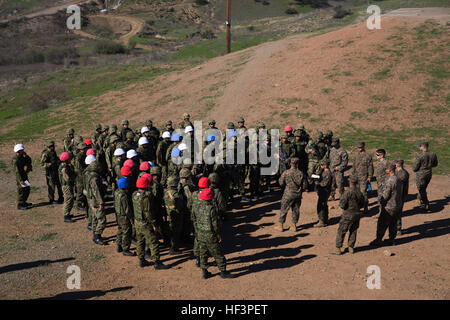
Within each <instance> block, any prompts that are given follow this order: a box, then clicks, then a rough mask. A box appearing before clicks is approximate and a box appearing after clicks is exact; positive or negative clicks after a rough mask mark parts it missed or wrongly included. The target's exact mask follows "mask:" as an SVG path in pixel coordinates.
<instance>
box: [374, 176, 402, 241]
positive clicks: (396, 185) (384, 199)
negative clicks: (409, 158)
mask: <svg viewBox="0 0 450 320" xmlns="http://www.w3.org/2000/svg"><path fill="white" fill-rule="evenodd" d="M380 203H381V213H380V216H379V218H378V222H377V238H376V239H377V240H378V241H381V240H382V239H383V236H384V234H385V232H386V229H387V228H389V240H394V239H395V236H396V235H397V220H398V214H399V211H400V208H401V205H402V184H401V181H400V179H399V178H398V177H397V176H396V175H393V176H389V177H388V178H387V179H386V183H385V185H384V187H383V193H382V194H381V197H380Z"/></svg>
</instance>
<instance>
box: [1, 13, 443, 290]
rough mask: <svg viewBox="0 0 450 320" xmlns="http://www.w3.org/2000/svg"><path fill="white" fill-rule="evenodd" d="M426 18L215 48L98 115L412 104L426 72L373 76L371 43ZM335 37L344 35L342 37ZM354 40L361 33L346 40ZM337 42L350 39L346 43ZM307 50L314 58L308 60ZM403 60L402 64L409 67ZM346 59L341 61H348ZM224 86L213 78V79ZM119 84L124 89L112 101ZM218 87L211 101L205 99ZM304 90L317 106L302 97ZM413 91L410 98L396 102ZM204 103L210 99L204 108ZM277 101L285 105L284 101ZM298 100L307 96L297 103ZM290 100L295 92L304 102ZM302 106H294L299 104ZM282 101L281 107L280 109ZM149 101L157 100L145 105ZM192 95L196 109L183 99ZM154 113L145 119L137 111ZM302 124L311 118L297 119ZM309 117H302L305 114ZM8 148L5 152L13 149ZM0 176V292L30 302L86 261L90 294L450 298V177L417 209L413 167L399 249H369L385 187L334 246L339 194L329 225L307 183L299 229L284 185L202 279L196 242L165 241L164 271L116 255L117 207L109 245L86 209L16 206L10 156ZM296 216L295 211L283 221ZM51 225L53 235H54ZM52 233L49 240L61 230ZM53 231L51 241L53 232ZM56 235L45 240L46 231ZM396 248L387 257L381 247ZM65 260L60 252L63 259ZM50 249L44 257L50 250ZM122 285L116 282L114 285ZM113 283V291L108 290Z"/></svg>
mask: <svg viewBox="0 0 450 320" xmlns="http://www.w3.org/2000/svg"><path fill="white" fill-rule="evenodd" d="M423 21H424V20H423V19H421V18H406V17H402V18H397V17H389V18H385V19H383V20H382V28H383V29H382V30H378V31H369V30H367V29H366V28H365V26H364V25H354V26H350V27H347V28H344V29H342V30H339V31H335V32H331V33H327V34H324V35H320V36H316V37H314V38H307V37H305V36H295V37H290V38H288V39H286V40H282V41H278V42H272V43H266V44H263V45H261V46H258V47H256V48H251V49H248V50H245V51H241V52H237V53H234V54H231V55H228V56H226V57H219V58H216V59H213V60H211V61H209V62H207V63H205V64H203V65H201V66H198V67H195V68H193V69H191V70H188V71H186V72H183V73H181V74H179V73H173V74H170V75H166V76H162V77H160V78H159V79H157V80H156V81H153V82H151V83H143V84H140V85H138V86H134V87H130V88H127V89H126V90H124V91H121V92H112V93H108V94H106V95H103V96H101V97H99V98H98V99H99V100H98V101H99V102H100V101H101V103H111V106H113V108H115V109H116V108H117V109H119V110H120V109H121V110H126V112H124V113H123V115H120V116H117V117H114V118H111V117H109V116H108V115H107V114H105V115H102V117H103V118H100V119H98V121H100V122H102V121H108V123H111V122H113V121H115V122H118V121H119V120H122V118H129V119H130V120H131V121H133V123H132V124H133V126H134V123H135V122H137V121H139V122H142V121H144V120H145V118H147V117H149V118H152V119H153V120H154V121H156V122H158V123H161V122H162V121H163V120H166V119H167V110H170V115H171V116H170V117H172V120H176V118H177V117H179V115H181V114H182V113H183V112H190V113H191V114H192V116H193V118H194V119H199V118H200V119H204V120H207V119H209V117H212V118H215V119H216V121H217V123H218V124H219V126H220V127H223V126H224V125H225V124H226V122H228V121H230V120H235V119H236V118H237V117H239V116H241V115H243V116H244V117H245V118H246V119H247V120H248V122H249V125H250V126H251V125H253V124H254V123H255V121H257V120H264V121H267V122H268V123H269V124H274V125H276V124H277V122H279V123H282V122H284V123H286V122H289V121H291V123H292V122H294V121H295V122H294V123H296V122H298V121H301V120H300V119H298V118H297V117H294V116H290V117H287V118H286V119H278V118H276V117H275V116H271V112H272V111H274V110H278V111H279V112H281V111H284V110H282V106H283V103H284V102H283V101H279V100H278V99H287V98H301V100H300V103H301V105H297V107H298V108H300V109H298V110H301V111H302V110H303V109H301V108H305V109H306V110H307V111H308V112H310V113H311V114H312V116H318V115H319V114H322V113H326V114H329V117H330V118H331V119H333V121H330V122H329V123H328V124H327V123H324V122H319V123H314V122H311V123H308V129H309V128H319V127H320V128H324V126H325V125H327V128H330V129H334V128H336V127H337V126H338V125H339V124H343V123H345V122H346V121H348V118H349V113H350V111H354V110H362V109H363V108H364V106H366V105H367V100H366V99H367V97H366V96H367V94H365V91H364V90H370V91H371V92H372V94H375V93H386V92H387V93H389V95H390V96H391V97H392V99H393V103H400V101H401V102H402V103H404V104H408V103H412V101H411V100H412V98H411V97H409V96H408V93H409V92H416V90H417V88H418V87H419V86H420V84H421V81H424V79H421V78H420V76H418V77H416V78H410V79H409V80H407V81H406V82H398V81H396V80H395V79H387V80H385V81H381V82H380V83H373V82H370V79H369V75H370V74H371V73H372V72H368V70H367V69H365V68H368V66H367V60H366V59H363V58H361V60H358V59H357V57H366V56H367V55H369V54H370V52H371V50H372V49H373V47H374V46H375V45H376V44H377V43H380V42H382V41H384V40H385V39H386V38H387V37H389V36H390V35H392V33H393V32H396V31H395V29H394V28H395V27H398V26H408V27H409V26H414V25H417V24H419V23H421V22H423ZM338 40H340V41H339V42H336V41H338ZM349 40H353V42H351V43H349V44H348V45H346V46H342V45H343V44H345V43H348V41H349ZM341 46H342V47H341ZM349 56H351V57H353V61H354V62H353V63H354V64H352V68H351V69H350V70H349V71H351V73H352V75H351V76H349V79H348V80H344V79H341V78H340V79H339V80H340V81H338V82H337V83H334V82H332V81H331V80H329V79H328V78H327V77H326V76H325V75H324V74H323V70H332V69H333V68H334V67H335V66H336V65H342V62H343V59H345V58H348V57H349ZM306 57H308V58H306ZM404 67H405V68H407V66H406V65H405V66H404ZM346 70H348V69H347V68H346V67H345V68H343V69H342V70H340V71H341V72H344V71H346ZM364 74H366V75H367V78H365V81H368V82H369V83H370V86H368V85H367V86H366V88H365V89H364V90H355V89H353V90H351V89H352V87H350V86H348V85H347V86H346V85H345V83H351V82H352V81H355V80H354V79H358V80H360V79H361V78H363V79H364ZM329 87H332V88H333V89H334V94H336V96H337V97H340V98H341V99H342V101H343V107H342V109H340V110H339V109H337V108H336V107H335V106H333V104H332V103H330V101H329V100H328V98H326V97H325V96H326V95H325V94H323V93H322V92H321V91H322V88H329ZM216 88H217V89H216ZM117 95H121V96H122V99H121V100H119V99H117ZM205 96H214V97H212V98H203V99H202V100H200V102H199V99H200V98H202V97H205ZM306 99H311V100H314V101H315V102H316V103H317V106H320V108H319V107H317V106H314V107H306V106H305V105H304V104H303V102H304V101H307V100H306ZM401 99H405V100H401ZM207 101H210V102H211V101H212V102H215V105H213V106H212V107H211V104H210V105H209V106H210V107H209V108H207V107H205V106H204V105H203V104H204V103H206V102H207ZM279 102H280V103H279ZM297 102H298V101H297ZM297 102H295V103H297ZM295 103H292V104H291V105H289V106H290V107H292V106H295ZM280 105H281V106H280ZM150 106H151V107H150ZM186 106H188V108H186ZM142 112H145V113H144V114H145V116H142ZM401 112H402V117H399V119H400V120H399V121H398V122H399V124H402V123H405V124H408V125H409V126H411V123H413V122H414V121H413V119H414V117H415V115H414V113H413V112H410V111H408V109H406V108H405V110H402V111H401ZM430 119H433V120H434V121H435V123H437V124H439V123H441V122H439V121H448V119H447V118H446V117H442V119H435V118H433V115H427V117H425V118H424V119H423V120H424V121H431V120H430ZM373 120H374V119H371V118H369V119H367V120H364V125H365V126H366V127H374V128H380V127H382V126H383V125H385V124H383V123H379V122H377V121H373ZM302 121H303V119H302ZM306 122H307V120H306ZM388 123H389V126H392V127H395V126H396V125H397V123H393V122H391V121H389V122H388ZM41 146H42V141H34V142H30V143H29V144H27V152H28V153H29V154H30V155H31V156H32V158H33V159H34V160H37V159H38V157H39V153H40V151H41ZM8 150H9V149H8ZM1 160H3V161H5V163H7V168H6V169H2V171H1V172H2V173H1V175H0V179H1V182H2V183H0V239H1V240H0V298H2V299H17V298H19V299H22V298H36V297H54V296H57V295H59V294H62V293H66V292H69V290H68V289H67V288H66V279H67V277H68V275H67V274H66V268H67V267H68V266H69V265H71V264H75V265H79V266H80V268H81V277H82V282H81V290H82V291H89V290H100V291H99V292H96V293H95V294H89V293H86V292H85V293H81V294H80V295H81V296H80V297H81V298H94V299H96V298H98V299H103V298H106V299H449V298H450V291H449V289H448V282H449V281H450V272H449V271H450V270H449V265H450V257H449V254H448V253H449V252H450V250H449V249H450V248H449V243H450V241H449V240H450V239H449V238H450V236H449V234H450V229H449V225H450V218H449V214H450V209H449V199H450V195H449V192H448V190H449V186H450V177H448V176H438V175H435V176H433V179H432V181H431V183H430V186H429V188H428V195H429V199H430V201H431V211H432V212H431V213H424V212H422V211H420V209H418V208H416V203H417V202H416V200H415V198H416V196H415V195H416V193H417V189H416V187H415V183H414V181H415V175H414V174H413V173H412V172H411V170H410V168H408V170H409V171H410V172H411V180H410V198H409V200H408V202H407V203H406V204H405V207H404V219H403V226H404V229H405V234H404V235H402V236H399V237H398V241H397V245H396V246H394V247H381V248H376V249H374V248H371V247H369V246H368V244H369V242H370V241H371V240H373V239H374V237H375V230H376V223H377V220H376V219H373V218H371V216H373V215H374V214H375V212H376V211H377V204H376V198H375V197H374V196H371V198H370V201H369V202H370V208H371V210H370V212H369V214H368V216H366V217H364V218H363V219H362V220H361V223H360V229H359V231H358V240H357V247H358V248H357V252H356V253H355V254H354V255H350V254H348V253H346V254H344V255H342V256H334V255H330V254H329V251H330V250H331V249H333V247H334V243H335V237H336V231H337V227H338V221H339V216H340V214H341V210H340V209H338V207H337V202H330V203H329V207H330V224H331V225H330V226H328V227H326V228H320V229H317V228H313V227H312V223H313V222H315V221H316V220H317V216H316V212H315V205H316V201H317V195H316V194H315V193H306V194H304V198H303V201H302V207H301V214H300V224H301V229H300V230H299V231H297V232H295V233H294V232H291V231H286V232H284V233H281V232H277V231H275V230H274V228H273V226H274V223H275V222H276V221H277V219H278V214H279V208H280V203H279V200H280V196H281V195H280V194H279V193H278V192H275V193H272V194H270V195H268V194H266V196H265V197H264V198H263V199H261V200H259V201H257V202H255V203H253V204H251V205H250V204H247V203H243V205H239V204H238V203H235V206H234V208H235V209H234V210H232V211H231V212H229V214H228V215H229V220H228V221H227V222H225V224H224V251H225V255H226V258H227V261H228V270H230V271H231V272H232V273H233V274H235V275H236V278H235V279H230V280H223V279H221V278H220V277H219V276H218V275H217V268H216V267H210V268H209V269H210V271H211V272H213V274H214V277H213V278H211V279H208V280H202V279H201V272H200V270H199V269H198V268H196V267H195V265H194V262H193V260H189V259H188V257H189V252H190V251H189V250H186V251H184V252H183V254H182V255H179V256H169V255H168V254H167V248H164V249H163V250H162V261H163V262H164V263H166V264H168V265H169V266H171V268H170V269H169V270H165V271H155V270H154V269H153V268H152V267H148V268H145V269H140V268H138V266H137V258H126V257H123V256H122V255H121V254H118V253H116V252H115V245H114V242H113V240H114V235H115V233H116V226H115V224H114V221H115V218H114V214H109V215H108V216H107V219H108V222H109V224H108V227H107V229H106V230H105V233H104V236H105V237H107V238H108V239H109V240H110V242H109V245H108V246H106V247H100V246H97V245H95V244H93V242H92V240H91V233H90V232H88V231H87V230H86V220H83V219H82V216H81V213H80V212H76V214H77V215H78V217H77V219H78V220H77V223H75V224H65V223H63V222H62V212H61V211H62V206H60V205H53V206H39V207H36V208H33V209H32V210H28V211H17V210H15V201H14V200H15V192H16V191H15V184H14V182H13V181H14V176H13V174H12V173H11V172H8V171H7V170H9V168H10V164H9V161H10V159H6V158H5V156H2V157H1ZM44 181H45V179H44V177H43V175H42V172H41V170H40V168H39V166H38V165H37V164H35V169H34V171H33V172H32V174H31V176H30V182H31V183H32V185H33V186H34V187H35V189H33V191H32V193H31V196H30V200H29V201H31V202H33V203H35V204H39V203H42V202H43V201H46V187H45V182H44ZM289 219H290V216H288V221H289ZM52 234H53V235H52ZM52 237H53V238H52ZM47 238H50V239H47ZM46 239H47V240H46ZM385 250H388V251H389V252H387V253H388V254H385ZM60 259H66V260H64V261H57V260H60ZM42 260H44V261H42ZM370 265H377V266H379V267H380V269H381V286H382V288H381V290H369V289H368V288H367V287H366V279H367V278H368V276H369V274H367V272H366V271H367V267H368V266H370ZM113 289H118V290H113ZM111 290H112V291H111Z"/></svg>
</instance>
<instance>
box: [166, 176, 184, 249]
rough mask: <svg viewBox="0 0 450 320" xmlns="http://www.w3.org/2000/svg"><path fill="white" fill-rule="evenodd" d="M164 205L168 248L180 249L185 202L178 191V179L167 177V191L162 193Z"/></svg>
mask: <svg viewBox="0 0 450 320" xmlns="http://www.w3.org/2000/svg"><path fill="white" fill-rule="evenodd" d="M164 204H165V206H166V211H167V220H168V222H169V227H170V235H171V237H170V246H171V248H172V249H178V248H179V247H180V239H181V232H182V231H183V215H184V211H185V205H186V204H185V202H184V199H183V197H182V195H180V194H179V191H178V178H175V177H169V179H168V181H167V189H166V190H165V192H164Z"/></svg>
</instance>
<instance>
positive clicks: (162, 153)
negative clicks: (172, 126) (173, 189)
mask: <svg viewBox="0 0 450 320" xmlns="http://www.w3.org/2000/svg"><path fill="white" fill-rule="evenodd" d="M162 137H163V140H162V141H161V142H160V143H159V144H158V148H157V150H156V164H157V165H158V166H159V167H161V184H162V185H163V186H165V185H166V181H167V158H166V154H167V150H168V149H169V147H170V145H171V142H170V133H169V132H164V133H163V136H162Z"/></svg>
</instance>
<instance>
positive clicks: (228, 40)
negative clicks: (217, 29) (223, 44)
mask: <svg viewBox="0 0 450 320" xmlns="http://www.w3.org/2000/svg"><path fill="white" fill-rule="evenodd" d="M225 24H226V26H227V53H230V52H231V34H230V29H231V20H230V0H227V21H226V22H225Z"/></svg>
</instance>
